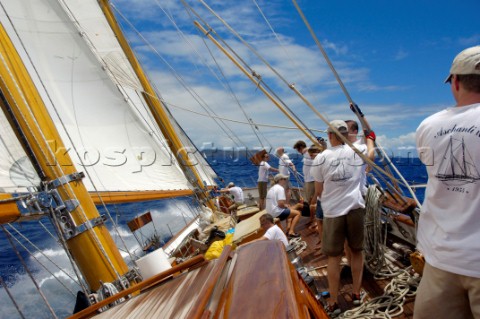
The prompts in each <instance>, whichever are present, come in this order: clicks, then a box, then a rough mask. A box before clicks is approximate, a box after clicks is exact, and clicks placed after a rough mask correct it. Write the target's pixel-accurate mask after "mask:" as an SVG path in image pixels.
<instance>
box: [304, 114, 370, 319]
mask: <svg viewBox="0 0 480 319" xmlns="http://www.w3.org/2000/svg"><path fill="white" fill-rule="evenodd" d="M327 133H328V139H329V141H330V145H331V148H328V149H326V150H325V151H323V152H322V153H320V154H318V155H317V156H316V157H315V160H314V161H313V164H312V175H313V177H314V179H315V197H314V199H313V200H312V204H313V201H315V200H316V199H317V198H318V200H319V201H320V202H321V208H322V210H321V211H322V212H323V216H322V217H323V234H322V252H323V253H324V254H325V255H327V257H328V264H327V273H328V276H327V277H328V286H329V291H330V298H329V304H328V306H327V312H328V313H329V314H330V315H331V316H336V315H338V314H339V313H340V308H339V306H338V303H337V298H338V290H339V285H340V270H341V266H340V261H341V258H342V256H343V247H344V243H345V240H346V241H347V243H348V247H349V248H350V251H351V253H350V267H351V269H352V282H353V288H352V290H353V294H352V300H353V303H354V304H355V305H358V304H360V303H361V298H360V289H361V283H362V275H363V254H362V250H363V226H364V225H363V224H364V219H363V218H364V214H365V201H364V199H363V197H362V192H361V181H362V167H363V164H364V160H363V159H362V157H360V156H359V155H358V154H357V153H355V152H354V151H353V149H351V148H350V146H348V145H346V144H345V143H344V141H343V139H342V137H341V136H343V138H344V139H348V125H347V123H345V121H341V120H335V121H332V122H330V124H329V127H328V130H327ZM365 137H366V145H365V144H363V145H358V146H357V149H358V150H359V151H360V152H361V153H362V154H364V155H365V156H368V157H370V156H372V154H373V152H374V140H375V134H374V133H373V131H370V132H365ZM317 217H319V216H317ZM319 219H321V218H320V217H319Z"/></svg>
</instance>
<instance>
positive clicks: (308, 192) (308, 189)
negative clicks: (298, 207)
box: [303, 182, 315, 203]
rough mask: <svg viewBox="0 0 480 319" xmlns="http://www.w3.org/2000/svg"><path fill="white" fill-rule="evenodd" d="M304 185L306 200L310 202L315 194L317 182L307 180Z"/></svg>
mask: <svg viewBox="0 0 480 319" xmlns="http://www.w3.org/2000/svg"><path fill="white" fill-rule="evenodd" d="M303 187H304V189H305V200H306V201H307V202H309V203H310V202H311V200H312V198H313V195H315V182H306V183H305V184H304V185H303Z"/></svg>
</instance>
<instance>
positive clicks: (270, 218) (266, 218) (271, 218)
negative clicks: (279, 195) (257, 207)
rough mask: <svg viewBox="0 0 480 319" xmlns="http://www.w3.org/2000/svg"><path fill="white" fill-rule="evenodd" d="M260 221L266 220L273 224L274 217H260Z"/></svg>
mask: <svg viewBox="0 0 480 319" xmlns="http://www.w3.org/2000/svg"><path fill="white" fill-rule="evenodd" d="M260 219H265V220H266V221H269V222H270V223H272V224H273V216H272V215H270V214H265V215H262V216H260Z"/></svg>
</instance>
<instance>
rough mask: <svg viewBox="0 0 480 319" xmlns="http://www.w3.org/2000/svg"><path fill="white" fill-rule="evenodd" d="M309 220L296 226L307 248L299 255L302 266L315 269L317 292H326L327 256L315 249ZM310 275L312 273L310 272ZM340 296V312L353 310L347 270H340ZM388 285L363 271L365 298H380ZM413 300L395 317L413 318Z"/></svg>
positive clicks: (315, 240) (409, 300) (302, 220)
mask: <svg viewBox="0 0 480 319" xmlns="http://www.w3.org/2000/svg"><path fill="white" fill-rule="evenodd" d="M308 221H309V219H308V218H305V217H302V218H301V219H300V222H299V223H298V224H297V227H296V231H297V232H298V233H300V235H301V237H302V240H303V241H305V242H306V243H307V248H306V249H305V251H304V252H302V253H301V254H300V257H301V258H302V262H303V265H304V266H305V267H309V268H316V269H317V270H316V272H313V275H314V278H315V285H316V288H317V290H318V291H319V292H322V291H328V280H327V268H326V265H327V256H325V255H323V254H322V253H321V251H320V250H318V249H315V246H316V245H317V243H318V240H319V235H318V233H317V231H316V230H311V229H308V225H307V223H308ZM310 274H311V275H312V272H310ZM340 281H341V284H340V294H339V298H338V303H339V306H340V308H341V309H342V312H344V311H345V310H349V309H351V308H354V306H353V304H352V300H351V293H352V276H351V272H350V271H349V270H347V269H344V270H342V273H341V278H340ZM388 283H389V280H375V279H374V278H373V276H372V275H371V274H370V273H369V272H368V271H367V270H364V273H363V280H362V288H363V289H364V290H365V291H366V292H367V298H366V299H371V298H374V297H377V296H381V295H383V293H384V290H383V289H384V287H385V286H386V285H387V284H388ZM413 305H414V300H413V298H410V299H407V300H406V302H405V303H404V304H403V309H404V312H403V314H401V315H399V316H397V317H395V318H400V319H409V318H413Z"/></svg>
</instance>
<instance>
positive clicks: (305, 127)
mask: <svg viewBox="0 0 480 319" xmlns="http://www.w3.org/2000/svg"><path fill="white" fill-rule="evenodd" d="M198 1H199V2H200V3H201V4H202V5H203V6H204V7H205V8H206V9H207V10H208V11H210V13H211V14H213V15H214V16H215V17H216V18H217V19H218V20H219V21H220V22H221V23H222V24H223V25H224V26H225V27H226V28H227V29H228V30H229V31H230V32H231V33H232V34H233V35H235V37H236V38H237V39H238V40H240V42H241V43H243V45H245V46H246V47H247V48H248V49H249V50H250V51H251V52H252V53H253V54H254V55H255V56H256V57H257V58H258V59H259V60H260V61H262V62H263V63H264V64H265V65H266V66H267V67H268V68H269V69H270V71H272V72H273V73H274V74H275V75H276V76H277V77H278V78H279V79H280V80H281V81H282V82H284V83H285V84H286V85H287V86H288V87H291V86H292V85H293V84H291V83H288V82H287V80H286V79H285V78H284V77H283V76H282V75H281V74H280V73H279V72H278V71H277V70H276V69H275V68H274V67H273V66H272V65H271V64H270V63H269V62H268V61H267V60H265V59H264V58H263V57H262V56H261V55H260V54H259V53H258V51H257V50H255V48H253V47H252V46H251V45H250V44H249V43H248V42H247V41H245V40H244V39H243V37H242V36H241V35H240V34H239V33H238V32H236V31H235V30H234V29H233V28H232V27H231V26H230V25H229V24H228V23H227V22H226V21H225V20H224V19H223V18H222V17H221V16H220V15H219V14H218V13H217V12H215V11H214V10H213V9H212V8H211V7H210V6H209V5H208V4H207V3H205V1H203V0H198ZM192 10H193V9H192ZM197 17H198V18H199V19H200V20H201V21H202V22H203V23H204V24H205V25H206V26H207V27H208V29H209V32H212V33H214V34H215V35H216V36H217V37H218V38H219V39H220V41H221V42H222V43H223V44H224V45H225V46H226V47H228V49H229V50H230V52H232V54H233V55H234V56H235V57H236V58H237V59H239V60H240V61H241V62H242V64H243V65H244V67H245V68H247V69H249V70H250V72H251V74H253V76H255V77H257V78H259V80H260V82H261V81H262V80H261V76H260V75H258V74H257V73H256V72H255V71H254V70H253V69H251V68H250V66H249V65H248V64H247V63H246V62H245V61H244V60H243V59H241V57H240V56H239V55H238V54H237V53H236V52H235V50H233V48H231V47H230V46H229V45H228V44H227V43H226V42H225V41H224V40H223V39H222V38H221V37H220V35H219V34H217V33H216V32H215V31H214V30H213V28H212V27H211V26H210V25H209V24H208V23H206V21H205V20H203V19H202V18H201V17H200V16H199V15H198V14H197ZM263 85H264V86H265V87H267V88H268V90H269V92H270V93H271V94H272V95H274V96H275V97H276V98H277V99H278V100H279V101H281V103H282V104H283V107H284V108H285V109H286V110H288V112H289V113H290V115H291V116H292V117H294V118H295V120H296V121H297V122H299V123H300V124H301V125H302V127H303V128H304V129H305V130H306V131H308V132H309V134H311V135H312V136H310V138H311V140H312V142H314V143H317V142H316V139H315V138H313V137H314V135H313V134H312V132H310V129H309V128H308V126H307V125H305V124H304V123H303V121H302V120H301V119H300V118H299V117H298V116H296V114H295V113H294V112H293V111H292V110H291V109H290V108H289V107H288V105H286V104H285V103H284V102H283V101H282V99H280V97H278V96H277V94H276V93H275V92H274V91H273V89H271V88H270V87H268V85H267V84H266V83H263Z"/></svg>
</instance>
